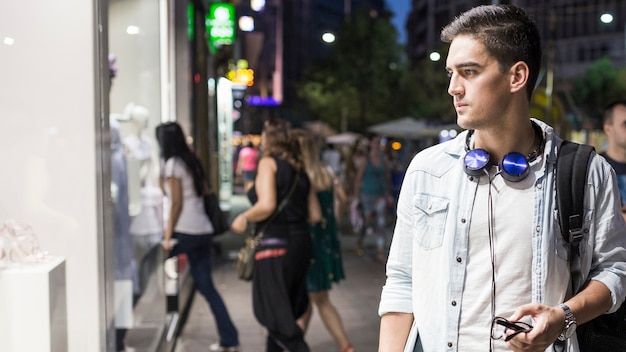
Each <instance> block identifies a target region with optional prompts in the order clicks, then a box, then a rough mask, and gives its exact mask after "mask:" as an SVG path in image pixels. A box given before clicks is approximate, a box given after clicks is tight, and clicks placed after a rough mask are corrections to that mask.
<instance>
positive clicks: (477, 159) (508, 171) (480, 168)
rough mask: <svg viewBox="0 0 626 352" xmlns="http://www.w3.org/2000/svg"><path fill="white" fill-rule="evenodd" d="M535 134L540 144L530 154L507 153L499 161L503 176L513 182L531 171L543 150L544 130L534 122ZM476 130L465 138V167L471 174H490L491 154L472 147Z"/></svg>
mask: <svg viewBox="0 0 626 352" xmlns="http://www.w3.org/2000/svg"><path fill="white" fill-rule="evenodd" d="M532 124H533V128H534V130H535V135H536V136H537V137H539V144H538V145H537V147H536V148H535V149H534V150H533V151H532V152H531V153H530V154H528V156H525V155H524V154H521V153H518V152H510V153H508V154H506V155H505V156H504V157H503V158H502V160H500V162H499V163H498V170H499V173H500V174H501V175H502V177H503V178H504V179H505V180H507V181H511V182H519V181H521V180H523V179H525V178H526V176H528V174H529V173H530V163H531V162H533V161H535V159H537V157H538V156H539V154H541V153H542V151H543V142H544V141H543V131H541V128H540V127H539V126H538V125H537V124H536V123H534V122H533V123H532ZM472 134H474V130H470V131H469V132H468V133H467V138H466V139H465V150H466V151H467V153H466V154H465V157H464V158H463V169H464V170H465V173H466V174H468V175H469V176H475V177H480V176H483V175H485V174H488V172H487V168H488V167H489V165H490V164H491V156H490V155H489V153H487V151H486V150H484V149H470V146H469V145H470V139H471V136H472Z"/></svg>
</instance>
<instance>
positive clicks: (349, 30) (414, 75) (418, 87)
mask: <svg viewBox="0 0 626 352" xmlns="http://www.w3.org/2000/svg"><path fill="white" fill-rule="evenodd" d="M303 77H304V79H303V81H302V82H300V84H299V85H298V95H299V97H300V98H302V99H303V100H304V101H305V102H306V104H307V108H308V110H309V112H310V115H311V116H313V117H314V118H316V119H319V120H322V121H325V122H327V123H329V124H330V125H331V126H333V127H334V128H336V129H337V130H340V129H341V118H342V116H345V117H346V118H347V129H348V130H351V131H356V132H364V131H365V130H366V129H367V127H368V126H371V125H373V124H376V123H380V122H384V121H387V120H391V119H396V118H400V117H404V116H412V117H415V118H420V119H421V118H426V119H433V120H437V121H441V122H450V121H454V118H455V113H454V110H453V107H452V103H451V101H450V97H449V95H448V94H447V92H446V90H447V86H448V78H447V76H446V73H445V70H444V64H443V62H438V63H434V62H431V61H430V60H427V59H424V60H423V61H422V62H419V63H417V64H416V65H415V66H414V67H410V66H409V64H408V62H406V60H405V59H404V57H403V55H402V47H401V46H400V44H398V39H397V33H396V30H395V28H394V27H393V25H392V24H391V22H390V20H389V17H388V16H376V17H372V16H371V15H370V13H369V12H367V11H357V12H356V13H355V14H354V15H353V16H352V18H351V20H350V21H347V22H346V23H345V24H344V26H343V28H342V30H341V32H340V33H339V35H338V36H337V41H336V42H335V43H334V47H333V55H331V56H330V57H329V58H328V59H326V60H324V61H319V62H315V63H313V64H312V65H311V66H309V67H308V68H307V69H306V70H305V73H304V75H303Z"/></svg>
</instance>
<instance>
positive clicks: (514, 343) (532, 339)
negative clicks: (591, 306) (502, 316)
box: [507, 303, 565, 352]
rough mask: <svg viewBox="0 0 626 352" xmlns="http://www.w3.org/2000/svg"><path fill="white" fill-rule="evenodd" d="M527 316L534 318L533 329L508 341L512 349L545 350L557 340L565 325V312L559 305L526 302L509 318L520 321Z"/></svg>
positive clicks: (539, 351)
mask: <svg viewBox="0 0 626 352" xmlns="http://www.w3.org/2000/svg"><path fill="white" fill-rule="evenodd" d="M525 316H530V317H531V318H532V320H533V329H532V330H531V331H530V332H528V333H522V334H518V335H517V336H515V337H514V338H513V339H511V340H510V341H509V342H507V346H508V347H509V348H510V349H511V350H512V351H523V352H528V351H534V352H543V351H545V350H546V349H547V348H548V346H550V345H551V344H552V343H554V341H556V339H557V337H559V335H560V334H561V332H563V328H564V327H565V312H564V311H563V309H561V308H559V307H550V306H546V305H544V304H539V303H531V304H526V305H523V306H521V307H519V308H517V310H516V311H515V312H514V313H513V315H511V317H509V318H508V319H509V320H510V321H519V320H521V319H522V318H523V317H525Z"/></svg>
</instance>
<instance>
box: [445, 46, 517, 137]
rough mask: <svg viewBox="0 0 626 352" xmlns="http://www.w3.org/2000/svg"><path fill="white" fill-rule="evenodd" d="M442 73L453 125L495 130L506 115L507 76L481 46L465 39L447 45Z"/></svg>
mask: <svg viewBox="0 0 626 352" xmlns="http://www.w3.org/2000/svg"><path fill="white" fill-rule="evenodd" d="M446 70H447V71H448V75H449V76H450V85H449V87H448V93H449V94H450V95H451V96H452V98H453V103H454V108H455V109H456V113H457V123H458V125H459V126H461V127H463V128H466V129H481V128H486V127H494V126H497V123H498V122H499V121H502V120H503V119H504V118H505V115H506V109H507V107H508V106H509V104H508V102H509V100H510V98H511V90H510V86H509V81H508V79H507V77H508V75H507V74H506V73H502V72H501V71H500V65H499V63H498V61H497V60H496V59H495V58H494V57H492V56H491V55H489V53H488V52H487V50H486V49H485V47H484V45H483V44H482V43H481V42H480V41H478V40H476V39H474V38H473V37H471V36H469V35H460V36H457V37H456V38H454V40H453V41H452V43H451V44H450V50H449V52H448V58H447V61H446Z"/></svg>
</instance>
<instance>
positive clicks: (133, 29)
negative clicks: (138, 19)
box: [126, 26, 140, 35]
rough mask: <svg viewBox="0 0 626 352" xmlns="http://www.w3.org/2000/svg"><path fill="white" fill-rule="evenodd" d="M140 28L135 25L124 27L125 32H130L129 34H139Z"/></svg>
mask: <svg viewBox="0 0 626 352" xmlns="http://www.w3.org/2000/svg"><path fill="white" fill-rule="evenodd" d="M139 32H140V30H139V27H137V26H128V27H126V33H128V34H130V35H137V34H139Z"/></svg>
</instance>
